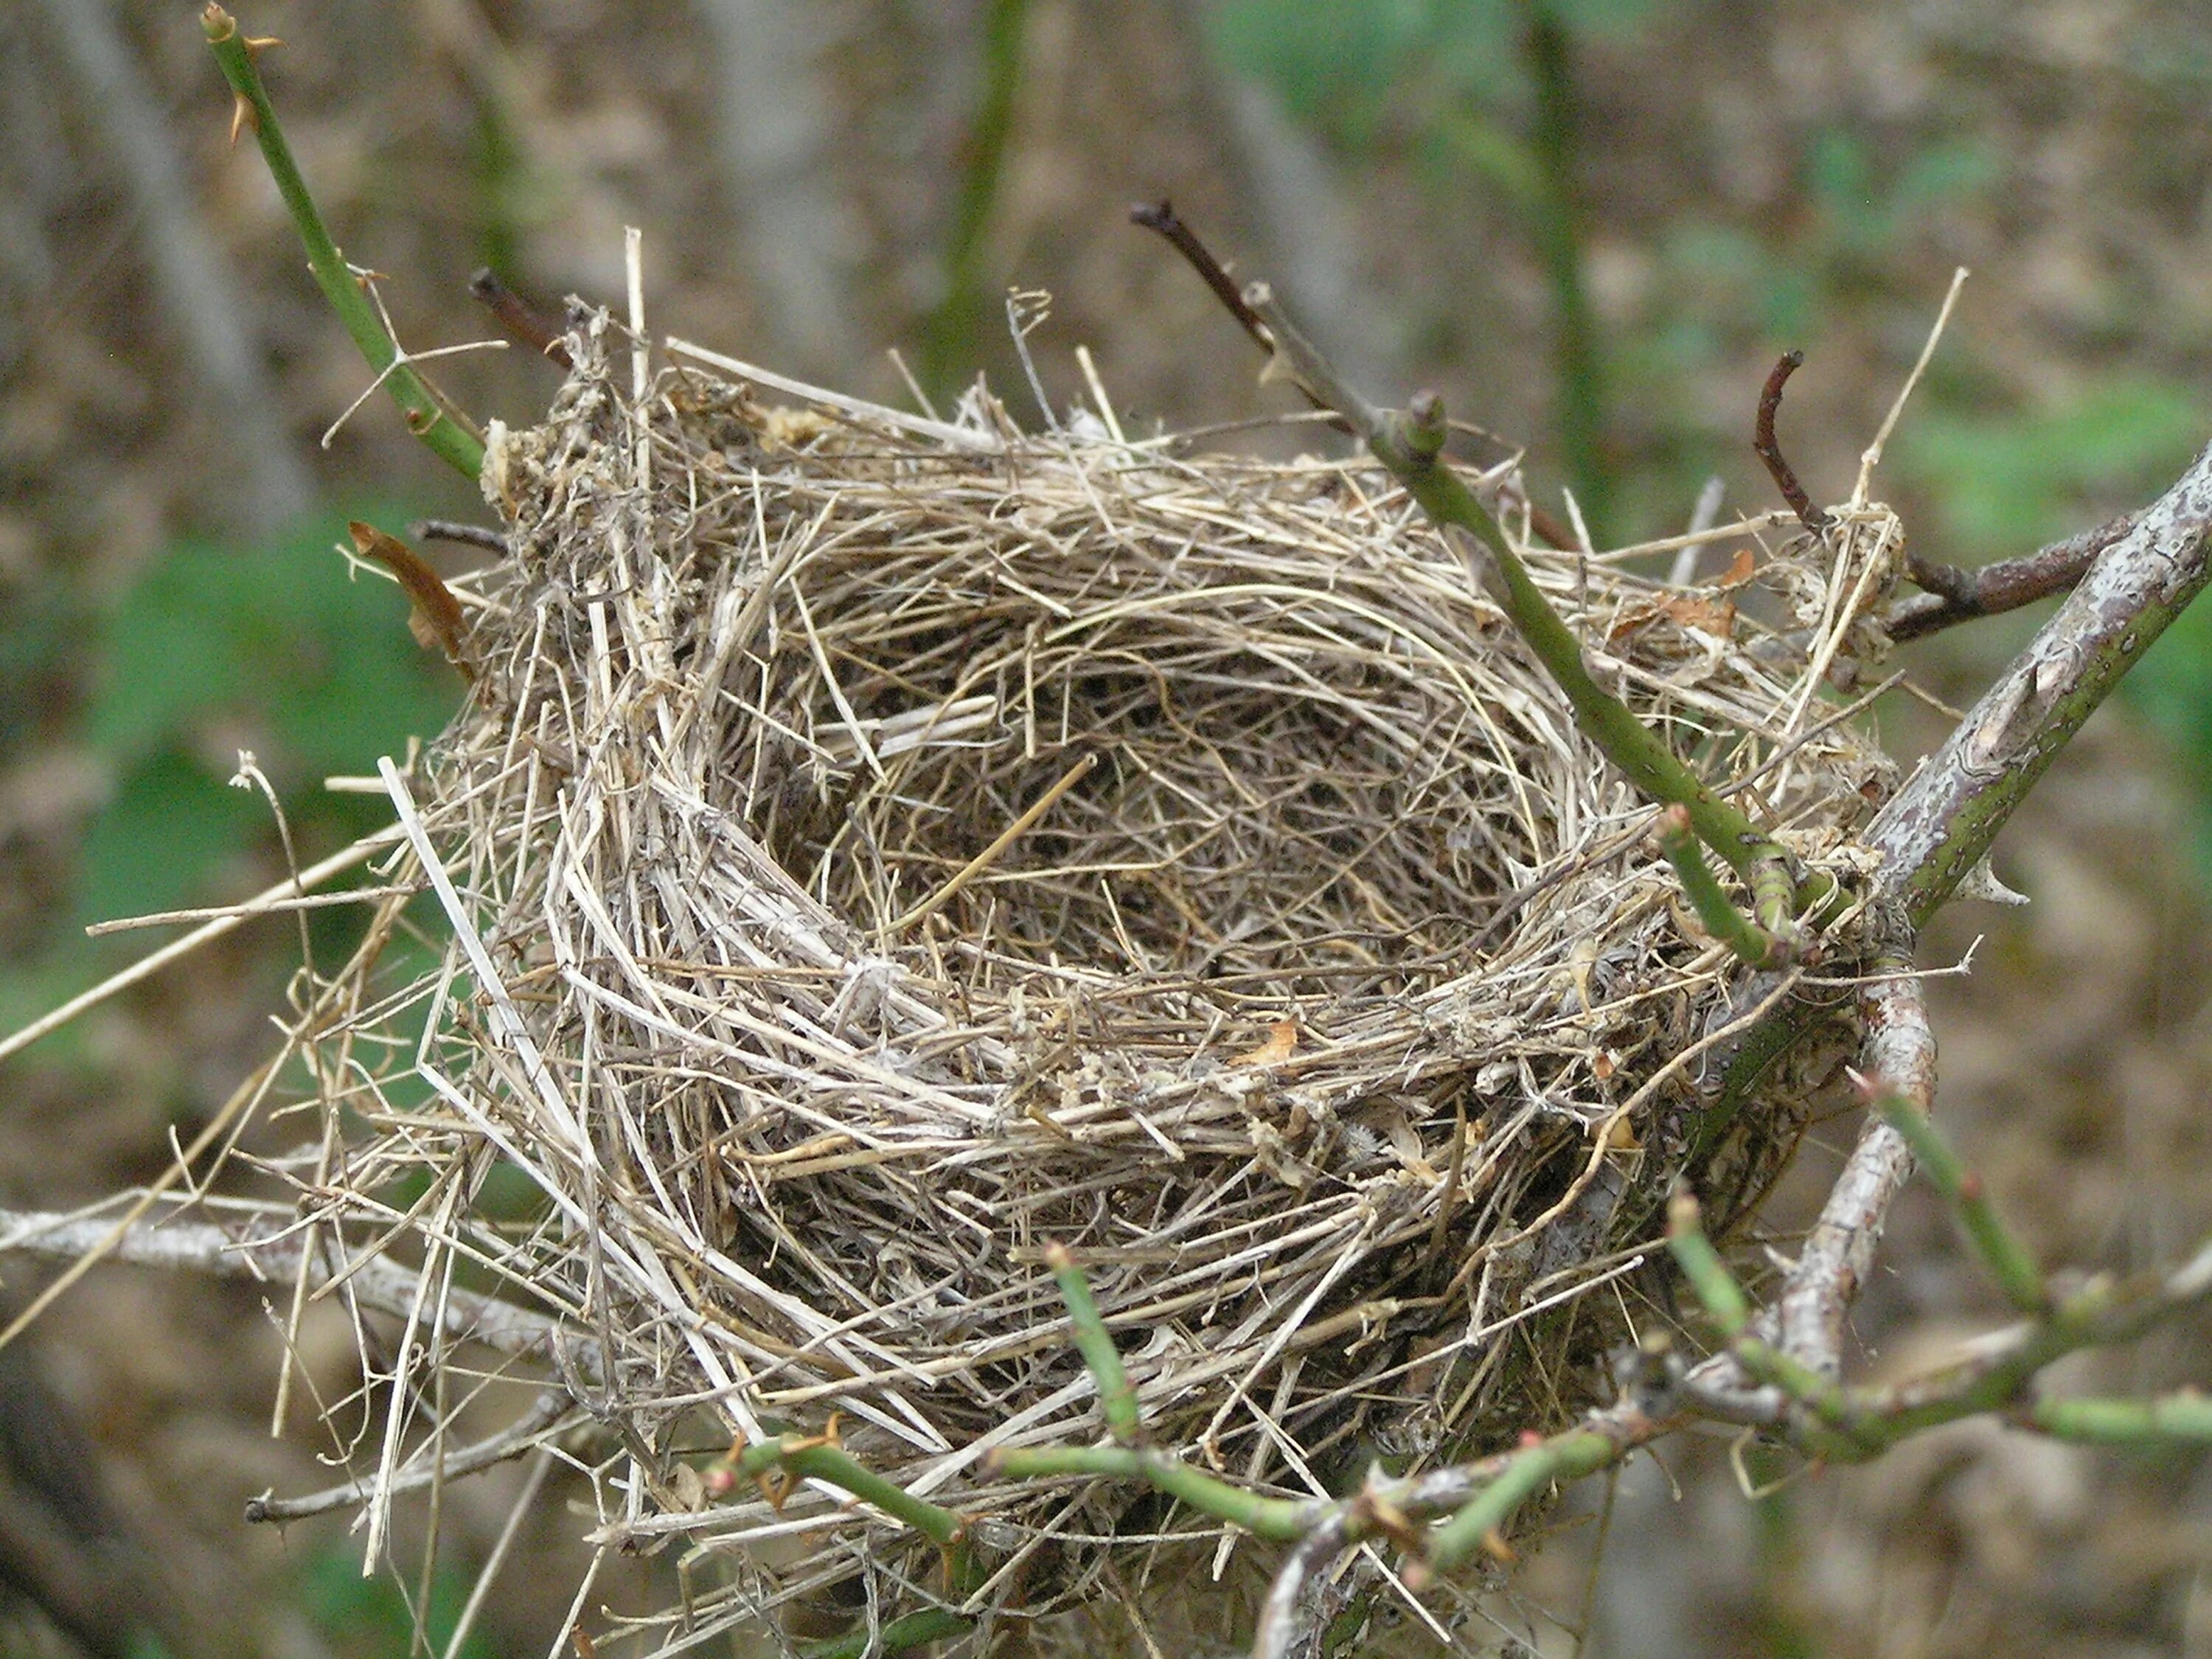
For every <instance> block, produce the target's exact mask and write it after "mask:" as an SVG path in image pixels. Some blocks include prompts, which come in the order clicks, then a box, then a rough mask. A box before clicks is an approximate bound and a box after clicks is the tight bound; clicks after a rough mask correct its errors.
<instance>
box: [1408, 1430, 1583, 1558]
mask: <svg viewBox="0 0 2212 1659" xmlns="http://www.w3.org/2000/svg"><path fill="white" fill-rule="evenodd" d="M1618 1456H1620V1448H1619V1447H1618V1446H1616V1445H1615V1444H1614V1443H1613V1441H1612V1440H1610V1439H1608V1438H1607V1437H1606V1436H1604V1435H1601V1434H1594V1433H1592V1432H1590V1431H1589V1430H1587V1429H1571V1430H1569V1431H1567V1432H1566V1433H1565V1434H1559V1435H1554V1436H1553V1437H1552V1438H1550V1439H1549V1440H1547V1441H1544V1442H1542V1443H1540V1444H1538V1445H1534V1446H1531V1447H1529V1448H1528V1450H1526V1451H1524V1452H1522V1453H1521V1454H1520V1455H1517V1456H1516V1457H1515V1458H1514V1459H1513V1461H1512V1462H1510V1463H1508V1464H1507V1465H1506V1466H1505V1468H1504V1469H1503V1470H1502V1471H1500V1472H1499V1474H1498V1478H1497V1479H1496V1480H1492V1482H1491V1483H1490V1484H1489V1485H1488V1486H1485V1487H1484V1488H1483V1489H1482V1490H1481V1491H1480V1492H1478V1493H1476V1494H1475V1496H1474V1498H1472V1499H1471V1500H1470V1501H1469V1502H1468V1504H1466V1506H1465V1507H1463V1508H1462V1509H1461V1510H1460V1511H1459V1512H1458V1513H1457V1514H1455V1515H1454V1516H1452V1518H1451V1519H1450V1520H1449V1521H1447V1522H1444V1523H1443V1525H1442V1526H1441V1527H1438V1528H1437V1529H1436V1531H1435V1532H1433V1533H1431V1534H1430V1536H1429V1557H1428V1559H1429V1564H1430V1565H1431V1566H1432V1567H1436V1568H1438V1569H1443V1568H1448V1567H1450V1566H1452V1565H1454V1564H1455V1563H1457V1562H1459V1561H1461V1560H1463V1559H1466V1557H1467V1556H1468V1555H1469V1554H1470V1553H1473V1552H1474V1551H1475V1550H1476V1549H1478V1548H1480V1547H1481V1545H1482V1541H1483V1540H1484V1539H1486V1538H1487V1537H1489V1536H1490V1534H1492V1533H1493V1532H1496V1531H1498V1529H1499V1528H1502V1527H1504V1524H1505V1523H1506V1522H1508V1521H1510V1520H1511V1519H1512V1518H1513V1512H1514V1511H1515V1510H1517V1509H1519V1508H1520V1507H1521V1505H1522V1504H1524V1503H1526V1502H1527V1501H1528V1499H1529V1498H1532V1497H1534V1495H1535V1494H1536V1493H1537V1492H1541V1491H1542V1490H1543V1489H1544V1488H1545V1487H1546V1486H1549V1485H1551V1484H1552V1483H1553V1481H1555V1480H1580V1479H1581V1478H1582V1477H1583V1475H1586V1474H1595V1473H1596V1472H1597V1471H1598V1470H1600V1469H1601V1468H1605V1467H1606V1465H1607V1464H1608V1463H1611V1462H1613V1460H1614V1459H1615V1458H1617V1457H1618Z"/></svg>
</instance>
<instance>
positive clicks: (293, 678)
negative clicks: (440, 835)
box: [78, 514, 458, 920]
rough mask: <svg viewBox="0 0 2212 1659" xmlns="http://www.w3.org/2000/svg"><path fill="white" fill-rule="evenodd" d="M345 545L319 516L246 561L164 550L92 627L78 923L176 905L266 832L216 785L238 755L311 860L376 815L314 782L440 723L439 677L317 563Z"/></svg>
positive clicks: (379, 610) (397, 623) (433, 665)
mask: <svg viewBox="0 0 2212 1659" xmlns="http://www.w3.org/2000/svg"><path fill="white" fill-rule="evenodd" d="M381 516H382V517H383V518H384V519H385V520H386V522H387V523H391V524H393V525H394V526H395V527H396V524H397V520H396V517H395V515H392V514H385V515H381ZM344 535H345V529H344V520H343V518H342V517H331V518H328V519H318V520H313V521H312V522H309V523H307V524H304V525H302V526H300V527H299V528H298V529H297V530H296V531H295V532H291V533H289V534H288V535H286V536H284V537H283V538H279V539H276V540H274V541H270V542H268V543H264V544H260V545H258V546H251V547H236V546H226V545H222V544H215V543H210V542H204V541H183V542H179V543H178V544H175V545H173V546H172V547H171V548H169V549H168V550H167V551H166V552H165V553H163V554H162V555H161V556H160V557H159V558H158V559H156V560H155V562H153V564H152V565H151V566H149V568H148V569H147V570H146V572H145V574H143V576H142V577H141V578H140V580H138V582H137V585H136V586H133V587H132V588H131V591H130V592H128V593H127V594H125V596H124V598H123V599H122V601H121V603H120V604H119V605H117V607H116V608H115V610H114V611H113V612H112V614H111V615H110V616H109V617H108V618H107V619H106V626H105V628H104V629H103V637H102V641H101V648H100V656H101V670H100V678H99V681H98V684H97V686H96V688H95V690H94V694H93V696H92V700H91V702H90V706H89V707H88V709H87V710H86V714H85V720H84V737H85V739H86V741H87V742H88V744H90V745H91V746H92V747H93V748H94V750H96V751H98V752H99V753H100V755H101V756H102V757H103V758H105V759H106V762H107V763H108V764H109V765H110V766H111V767H112V768H113V769H114V772H115V775H116V778H117V785H116V789H115V793H114V795H113V797H112V799H111V800H110V801H109V802H108V804H107V805H106V808H105V810H104V811H102V812H101V813H100V816H99V817H97V818H96V819H95V820H94V823H92V825H91V826H90V827H89V829H88V831H87V834H86V836H85V840H84V846H83V851H82V863H81V866H80V878H79V888H78V895H79V904H78V908H79V911H80V914H81V915H82V917H83V918H84V919H86V920H92V919H95V918H98V917H101V916H106V915H118V914H128V913H131V912H133V911H141V910H148V909H159V908H166V907H169V906H173V905H176V904H180V903H185V902H190V901H191V900H192V899H193V898H195V897H197V896H202V895H204V892H205V890H206V889H207V887H208V885H209V884H210V878H212V877H213V876H214V874H215V873H216V871H217V869H218V868H219V867H220V866H221V865H222V862H223V860H224V859H225V858H226V856H228V855H229V854H234V853H236V852H240V851H243V850H245V849H247V848H251V847H252V846H253V845H254V844H255V843H256V842H257V841H258V840H259V838H260V837H261V836H263V835H264V834H265V833H266V830H267V826H268V824H269V811H268V807H267V805H265V804H264V803H263V802H262V801H260V800H259V799H258V798H257V797H256V796H255V795H252V794H249V793H246V792H245V791H243V790H240V789H234V788H232V787H229V786H228V782H227V780H228V778H229V777H230V776H231V775H232V772H233V770H234V767H235V763H236V751H237V750H239V749H240V748H247V749H251V750H253V752H254V754H255V756H256V757H257V758H258V761H259V762H260V764H261V766H262V768H263V769H264V771H265V772H266V773H267V774H268V775H269V776H270V779H271V780H272V781H274V782H275V783H276V785H277V786H278V787H279V789H280V791H281V792H282V793H283V796H284V798H285V799H286V800H287V802H288V806H289V811H291V812H292V814H293V817H294V830H295V836H296V837H297V839H298V841H299V843H300V852H301V857H302V858H303V859H309V858H313V856H315V855H316V851H317V850H326V849H327V847H328V845H330V844H332V843H335V842H337V841H339V840H340V839H341V838H343V837H347V836H352V835H355V834H358V833H360V832H361V831H362V829H366V828H368V827H369V825H370V824H371V823H373V822H374V821H375V819H376V818H377V817H379V816H380V808H379V807H378V806H377V805H375V804H374V802H369V801H366V800H360V799H343V798H335V797H331V796H326V795H324V794H323V793H321V792H320V790H319V788H318V787H316V786H318V785H319V782H320V781H321V779H322V778H323V777H324V776H325V775H329V774H331V773H334V772H361V771H364V770H367V769H368V768H370V767H371V766H373V765H374V763H375V760H376V757H377V756H379V755H380V754H388V753H395V752H398V750H400V749H401V748H402V747H403V746H404V744H405V742H406V740H407V738H409V737H410V735H421V736H428V735H430V734H432V733H434V732H436V731H437V730H438V729H439V728H440V727H441V726H443V725H444V724H445V721H446V720H447V716H448V714H450V712H451V709H452V708H453V702H454V700H455V696H456V692H457V690H458V687H457V686H456V685H455V684H454V683H453V679H452V677H451V674H450V672H449V671H447V670H446V669H445V668H444V665H441V664H439V663H437V662H436V661H435V659H430V658H428V657H427V656H426V654H425V653H423V652H422V651H421V650H420V649H419V648H418V647H416V644H415V642H414V640H413V638H412V637H411V636H410V634H409V632H408V630H407V627H406V624H405V621H404V617H405V614H406V601H405V600H404V599H403V598H402V597H401V596H399V595H398V592H396V591H395V590H393V589H392V587H391V586H390V585H389V584H386V583H385V582H382V581H380V580H358V579H356V576H355V575H354V574H353V573H352V572H351V570H350V569H349V567H348V565H347V564H346V562H345V561H344V560H343V557H342V556H340V555H339V554H338V553H337V552H336V551H335V550H334V544H337V542H338V541H340V540H341V539H342V538H343V537H344Z"/></svg>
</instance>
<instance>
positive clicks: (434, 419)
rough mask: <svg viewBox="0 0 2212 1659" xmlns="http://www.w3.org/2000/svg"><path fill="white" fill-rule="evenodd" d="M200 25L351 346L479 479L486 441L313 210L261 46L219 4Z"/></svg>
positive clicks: (426, 434) (426, 437)
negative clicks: (267, 84) (425, 367)
mask: <svg viewBox="0 0 2212 1659" xmlns="http://www.w3.org/2000/svg"><path fill="white" fill-rule="evenodd" d="M200 26H201V27H202V28H203V29H204V30H205V32H206V33H207V40H208V46H210V48H211V49H212V50H213V52H214V53H215V61H216V64H217V65H218V66H219V67H220V68H221V69H222V77H223V79H224V80H226V81H228V82H229V83H230V88H231V91H232V92H233V93H234V94H236V95H237V97H238V98H239V99H240V100H241V104H240V107H241V108H242V109H243V110H245V111H246V112H248V114H247V116H246V125H249V126H251V127H252V129H253V136H254V137H255V138H256V139H257V140H258V142H259V143H260V145H261V156H262V159H263V160H264V161H266V162H267V163H268V164H269V173H270V177H271V178H273V179H275V180H276V192H277V194H278V195H280V196H282V197H283V198H284V206H285V209H286V210H287V211H289V213H290V214H291V216H292V223H293V226H294V228H295V229H297V230H298V232H299V233H300V240H301V242H303V243H304V244H306V246H307V266H308V269H309V270H312V271H313V272H314V276H315V283H316V285H317V286H318V287H319V288H320V289H322V290H323V297H324V298H325V299H326V300H328V301H330V302H331V309H332V310H334V311H336V312H337V314H338V320H339V321H340V322H341V323H343V325H345V331H346V332H347V333H348V334H350V335H351V336H352V337H353V343H355V344H356V345H357V346H359V347H360V348H361V355H362V356H363V357H365V358H367V359H368V366H369V367H370V368H372V369H374V370H375V371H376V373H377V374H378V375H379V376H380V377H381V378H382V380H383V381H384V386H385V389H386V391H388V392H391V394H392V401H393V402H394V403H397V404H398V405H399V407H400V410H401V412H402V413H403V414H404V416H405V417H406V421H407V429H408V430H409V431H410V432H411V433H413V434H414V435H416V437H417V438H420V439H421V440H422V441H423V443H424V444H426V445H428V447H429V448H430V449H431V451H432V452H433V453H435V454H436V455H437V456H438V457H439V458H440V459H442V460H444V461H446V462H447V463H448V464H449V465H452V466H453V468H454V469H455V470H456V471H459V472H461V473H462V474H464V475H465V476H466V477H471V478H474V477H477V476H478V475H480V474H481V473H482V472H483V459H484V452H483V444H482V443H481V442H480V441H478V440H477V437H476V435H474V434H473V433H471V432H469V431H468V430H466V429H465V428H464V427H463V426H462V425H461V424H460V423H459V422H458V421H456V420H455V419H454V418H453V416H452V415H450V414H449V413H447V410H446V409H445V407H444V406H443V405H442V404H440V403H439V401H438V399H437V398H435V396H434V395H433V394H432V393H431V391H430V389H429V387H428V386H427V385H425V384H424V383H423V380H422V376H421V375H419V374H416V372H415V371H414V370H413V369H412V368H409V367H408V366H407V364H406V362H404V360H403V359H402V358H401V356H400V355H399V348H398V344H397V343H395V342H394V341H393V340H392V337H391V335H390V334H388V333H387V332H386V331H385V327H384V323H383V319H380V317H378V315H377V314H376V308H375V307H374V306H372V305H371V304H370V303H369V301H368V294H367V293H366V292H365V291H364V290H363V289H362V284H361V281H360V279H359V278H358V277H356V276H355V275H354V273H353V271H352V269H351V268H350V267H349V266H348V265H347V264H346V262H345V259H344V258H343V256H342V255H341V254H340V253H339V252H338V250H337V244H336V243H335V242H333V241H331V234H330V231H329V230H328V228H325V225H324V223H323V216H322V215H321V214H320V213H319V212H318V211H317V210H316V208H315V199H314V197H313V196H311V195H309V194H308V193H307V182H306V180H304V179H301V176H300V168H299V164H298V163H297V162H296V161H294V160H293V159H292V148H291V146H290V145H289V144H288V143H285V142H284V130H283V127H282V126H281V125H278V123H277V120H276V107H275V106H273V105H272V104H270V101H269V94H268V92H267V90H266V89H265V88H264V87H263V86H262V84H261V75H260V71H259V70H257V69H256V68H255V67H254V63H253V58H254V54H255V52H257V51H258V50H259V49H260V45H261V44H262V43H258V42H256V41H253V40H248V39H247V38H246V36H245V35H244V34H242V33H240V31H239V27H238V22H237V20H236V19H235V18H234V17H232V16H231V15H230V14H229V13H228V12H227V11H225V10H224V9H222V7H221V6H219V5H215V4H212V3H210V5H209V7H208V9H207V10H206V11H205V12H204V13H203V14H202V15H201V18H200Z"/></svg>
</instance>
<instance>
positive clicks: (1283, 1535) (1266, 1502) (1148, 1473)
mask: <svg viewBox="0 0 2212 1659" xmlns="http://www.w3.org/2000/svg"><path fill="white" fill-rule="evenodd" d="M985 1467H986V1468H988V1469H989V1470H990V1471H991V1472H992V1473H993V1474H1000V1475H1004V1476H1005V1477H1006V1478H1007V1479H1009V1480H1054V1479H1059V1478H1061V1477H1065V1476H1067V1475H1071V1474H1083V1475H1097V1476H1100V1477H1103V1478H1104V1479H1106V1480H1142V1481H1144V1482H1146V1484H1147V1485H1149V1486H1152V1487H1153V1488H1154V1489H1155V1490H1157V1491H1159V1492H1165V1493H1166V1494H1167V1495H1168V1496H1169V1497H1170V1498H1175V1499H1176V1500H1177V1501H1178V1502H1180V1503H1184V1504H1189V1505H1190V1507H1191V1508H1193V1509H1194V1510H1198V1511H1199V1512H1200V1514H1202V1515H1210V1516H1212V1517H1213V1518H1214V1519H1215V1520H1217V1521H1226V1522H1229V1523H1230V1524H1231V1525H1232V1526H1237V1527H1242V1528H1243V1529H1244V1530H1245V1531H1247V1532H1249V1533H1251V1534H1254V1535H1255V1536H1256V1537H1260V1538H1268V1539H1273V1540H1275V1541H1279V1542H1281V1543H1294V1542H1296V1541H1297V1540H1298V1539H1300V1538H1303V1537H1304V1536H1305V1534H1306V1531H1307V1529H1308V1528H1310V1527H1311V1526H1312V1525H1313V1522H1314V1516H1315V1506H1314V1505H1313V1504H1310V1503H1307V1502H1304V1501H1301V1500H1297V1499H1293V1498H1262V1497H1261V1496H1260V1495H1259V1494H1258V1493H1257V1492H1247V1491H1245V1490H1244V1489H1243V1487H1241V1486H1231V1485H1230V1484H1229V1483H1228V1482H1227V1481H1225V1480H1216V1479H1215V1478H1214V1477H1213V1476H1212V1475H1210V1474H1205V1473H1203V1472H1202V1471H1200V1470H1198V1469H1194V1468H1192V1467H1191V1466H1190V1465H1189V1464H1188V1463H1186V1462H1182V1459H1180V1458H1176V1457H1170V1456H1169V1455H1167V1454H1166V1453H1164V1452H1158V1451H1147V1450H1140V1449H1137V1448H1134V1447H1130V1446H1037V1447H1015V1448H1006V1449H1000V1450H996V1451H994V1452H993V1453H991V1454H990V1456H989V1458H988V1459H987V1462H986V1465H985Z"/></svg>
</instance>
